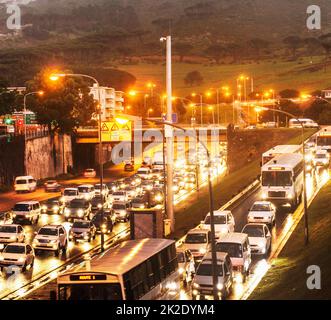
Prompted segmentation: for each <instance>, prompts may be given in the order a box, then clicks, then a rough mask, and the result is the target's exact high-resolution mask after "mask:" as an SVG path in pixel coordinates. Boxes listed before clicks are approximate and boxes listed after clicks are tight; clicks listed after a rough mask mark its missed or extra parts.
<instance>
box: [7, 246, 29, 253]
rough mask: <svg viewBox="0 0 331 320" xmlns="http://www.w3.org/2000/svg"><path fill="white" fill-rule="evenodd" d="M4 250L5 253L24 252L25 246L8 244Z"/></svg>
mask: <svg viewBox="0 0 331 320" xmlns="http://www.w3.org/2000/svg"><path fill="white" fill-rule="evenodd" d="M4 252H6V253H16V254H22V253H25V247H24V246H13V245H8V246H7V247H6V248H5V250H4Z"/></svg>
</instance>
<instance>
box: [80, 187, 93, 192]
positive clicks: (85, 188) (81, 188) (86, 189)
mask: <svg viewBox="0 0 331 320" xmlns="http://www.w3.org/2000/svg"><path fill="white" fill-rule="evenodd" d="M78 192H79V193H88V192H90V188H89V187H78Z"/></svg>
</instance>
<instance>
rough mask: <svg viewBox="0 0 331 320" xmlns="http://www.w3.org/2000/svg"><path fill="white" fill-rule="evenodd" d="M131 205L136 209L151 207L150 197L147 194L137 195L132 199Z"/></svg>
mask: <svg viewBox="0 0 331 320" xmlns="http://www.w3.org/2000/svg"><path fill="white" fill-rule="evenodd" d="M131 206H132V208H135V209H145V208H149V204H148V199H147V198H146V196H140V197H136V198H134V199H133V200H132V201H131Z"/></svg>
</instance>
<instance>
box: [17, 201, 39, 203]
mask: <svg viewBox="0 0 331 320" xmlns="http://www.w3.org/2000/svg"><path fill="white" fill-rule="evenodd" d="M37 203H39V201H21V202H17V203H16V204H37Z"/></svg>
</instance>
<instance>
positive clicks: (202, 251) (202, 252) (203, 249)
mask: <svg viewBox="0 0 331 320" xmlns="http://www.w3.org/2000/svg"><path fill="white" fill-rule="evenodd" d="M199 252H200V253H201V254H205V253H206V252H207V250H206V249H205V248H200V249H199Z"/></svg>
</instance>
